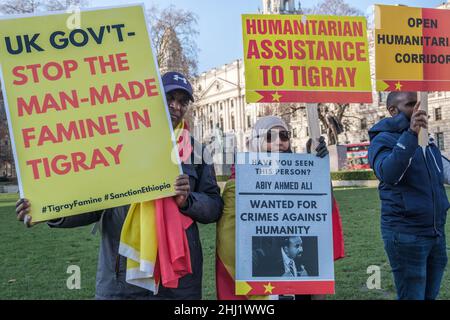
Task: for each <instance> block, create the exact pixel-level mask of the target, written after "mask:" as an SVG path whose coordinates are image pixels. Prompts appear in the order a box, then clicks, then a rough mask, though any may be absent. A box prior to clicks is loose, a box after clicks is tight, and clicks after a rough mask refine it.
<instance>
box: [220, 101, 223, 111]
mask: <svg viewBox="0 0 450 320" xmlns="http://www.w3.org/2000/svg"><path fill="white" fill-rule="evenodd" d="M222 110H223V104H222V102H221V103H220V111H222Z"/></svg>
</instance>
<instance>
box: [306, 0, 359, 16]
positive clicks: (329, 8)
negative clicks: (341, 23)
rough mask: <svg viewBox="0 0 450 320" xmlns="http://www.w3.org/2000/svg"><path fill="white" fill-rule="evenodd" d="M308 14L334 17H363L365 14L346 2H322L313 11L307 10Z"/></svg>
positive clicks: (337, 0) (333, 0) (340, 0)
mask: <svg viewBox="0 0 450 320" xmlns="http://www.w3.org/2000/svg"><path fill="white" fill-rule="evenodd" d="M306 13H308V14H330V15H334V16H363V15H364V13H363V12H362V11H361V10H359V9H357V8H354V7H352V6H350V5H349V4H347V3H346V2H345V1H344V0H322V1H321V2H319V3H318V4H316V5H315V6H314V7H312V8H311V9H307V10H306Z"/></svg>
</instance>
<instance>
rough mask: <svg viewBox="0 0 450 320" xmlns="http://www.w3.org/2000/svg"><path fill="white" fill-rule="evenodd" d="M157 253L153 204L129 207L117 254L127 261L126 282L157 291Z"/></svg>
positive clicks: (136, 204) (137, 204)
mask: <svg viewBox="0 0 450 320" xmlns="http://www.w3.org/2000/svg"><path fill="white" fill-rule="evenodd" d="M157 253H158V239H157V233H156V208H155V202H154V201H147V202H141V203H135V204H132V205H131V207H130V209H129V211H128V214H127V217H126V219H125V223H124V225H123V228H122V233H121V236H120V245H119V254H120V255H122V256H124V257H126V258H127V273H126V281H127V282H128V283H130V284H133V285H135V286H138V287H141V288H145V289H148V290H150V291H153V292H154V293H155V294H156V293H157V292H158V283H156V281H155V279H154V277H153V273H154V270H155V265H156V256H157Z"/></svg>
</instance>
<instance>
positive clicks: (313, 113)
mask: <svg viewBox="0 0 450 320" xmlns="http://www.w3.org/2000/svg"><path fill="white" fill-rule="evenodd" d="M317 108H318V104H317V103H308V104H306V115H307V117H308V128H309V137H310V138H312V145H311V153H312V154H315V153H316V152H315V150H316V147H317V145H318V144H319V142H318V139H319V137H320V124H319V112H318V111H317Z"/></svg>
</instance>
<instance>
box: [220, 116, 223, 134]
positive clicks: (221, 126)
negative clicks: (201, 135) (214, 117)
mask: <svg viewBox="0 0 450 320" xmlns="http://www.w3.org/2000/svg"><path fill="white" fill-rule="evenodd" d="M220 130H221V131H223V117H220Z"/></svg>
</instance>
